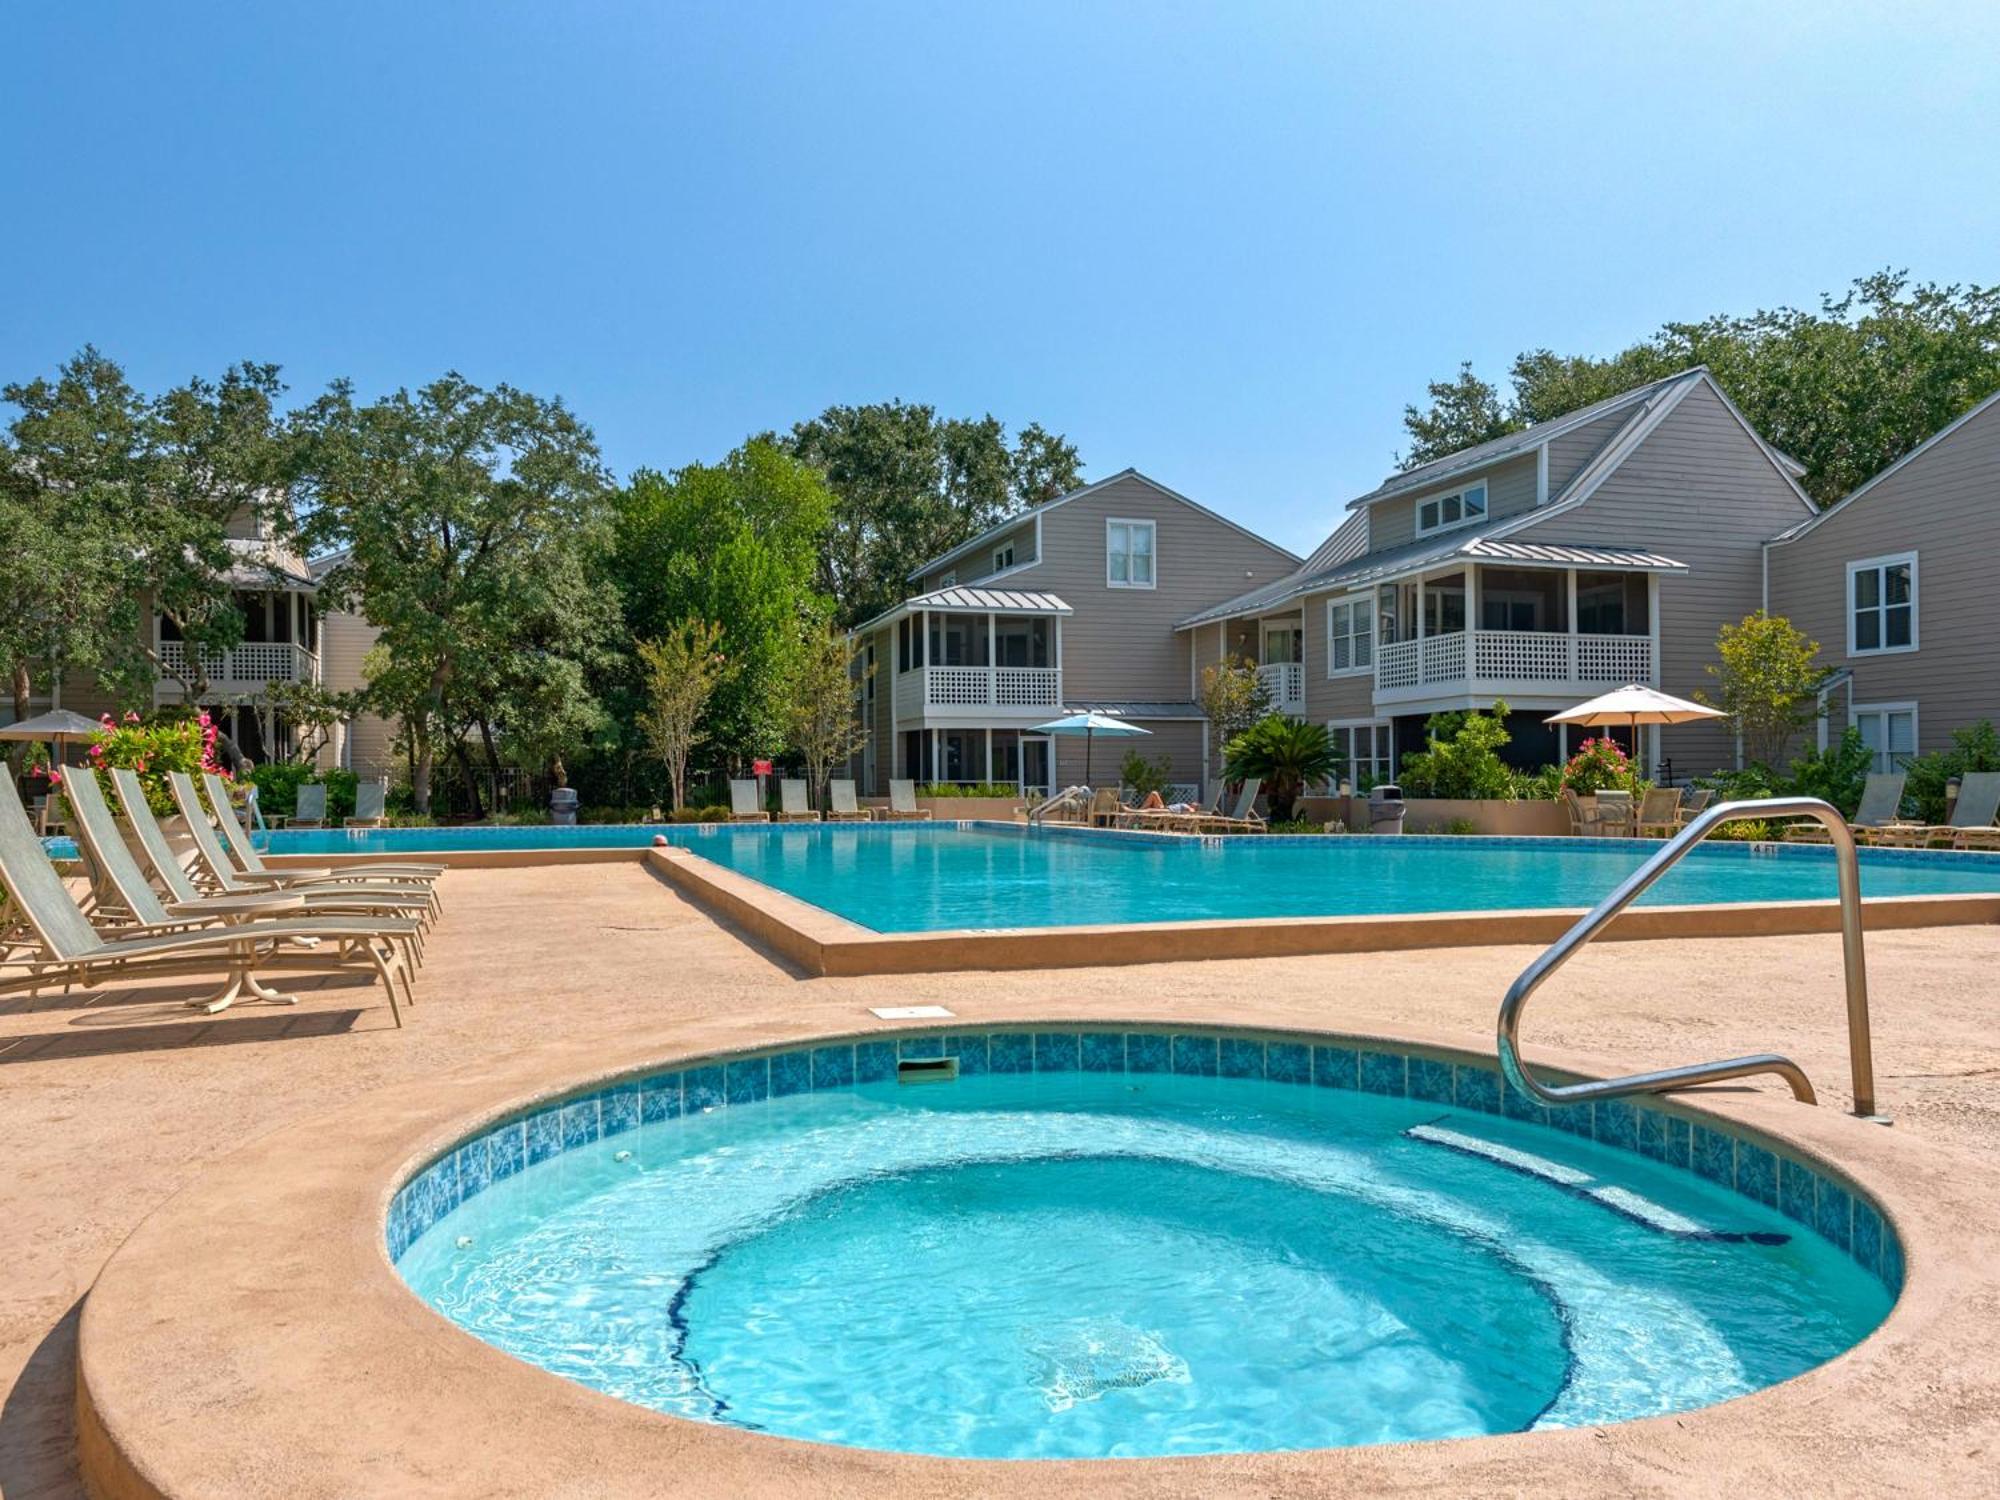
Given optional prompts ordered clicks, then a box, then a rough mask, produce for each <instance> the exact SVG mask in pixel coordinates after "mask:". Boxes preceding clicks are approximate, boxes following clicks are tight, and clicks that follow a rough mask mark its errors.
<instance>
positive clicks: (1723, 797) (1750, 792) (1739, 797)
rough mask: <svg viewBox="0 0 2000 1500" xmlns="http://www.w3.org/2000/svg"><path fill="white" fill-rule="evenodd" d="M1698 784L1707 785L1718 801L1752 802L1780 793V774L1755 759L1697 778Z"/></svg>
mask: <svg viewBox="0 0 2000 1500" xmlns="http://www.w3.org/2000/svg"><path fill="white" fill-rule="evenodd" d="M1695 785H1696V786H1704V787H1707V788H1708V789H1709V790H1710V791H1712V792H1714V793H1715V796H1716V800H1717V801H1718V802H1752V801H1756V800H1757V799H1759V798H1762V797H1775V796H1777V795H1778V776H1777V773H1776V772H1774V771H1773V770H1772V769H1771V768H1770V767H1769V766H1761V765H1758V764H1756V763H1755V762H1754V761H1753V762H1752V763H1751V764H1749V765H1747V766H1739V767H1738V768H1737V769H1735V770H1733V771H1713V772H1711V773H1709V774H1708V775H1706V776H1697V777H1696V778H1695Z"/></svg>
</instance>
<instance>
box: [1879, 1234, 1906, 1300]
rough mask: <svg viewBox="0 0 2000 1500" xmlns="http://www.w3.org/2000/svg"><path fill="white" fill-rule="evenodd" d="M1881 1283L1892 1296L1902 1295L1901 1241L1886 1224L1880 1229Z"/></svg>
mask: <svg viewBox="0 0 2000 1500" xmlns="http://www.w3.org/2000/svg"><path fill="white" fill-rule="evenodd" d="M1882 1285H1884V1286H1886V1287H1887V1288H1888V1289H1889V1295H1890V1296H1892V1297H1900V1296H1902V1295H1903V1242H1902V1241H1901V1240H1899V1239H1897V1238H1896V1236H1895V1235H1894V1234H1892V1233H1891V1232H1890V1231H1889V1228H1888V1226H1887V1225H1884V1226H1883V1229H1882Z"/></svg>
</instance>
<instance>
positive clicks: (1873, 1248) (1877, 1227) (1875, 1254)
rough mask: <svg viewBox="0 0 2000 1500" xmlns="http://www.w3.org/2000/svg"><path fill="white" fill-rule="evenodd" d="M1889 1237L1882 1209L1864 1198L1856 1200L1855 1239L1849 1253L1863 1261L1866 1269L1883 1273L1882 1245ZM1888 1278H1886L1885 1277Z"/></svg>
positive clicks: (1849, 1247)
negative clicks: (1883, 1220)
mask: <svg viewBox="0 0 2000 1500" xmlns="http://www.w3.org/2000/svg"><path fill="white" fill-rule="evenodd" d="M1888 1238H1889V1227H1888V1225H1886V1224H1884V1223H1883V1222H1882V1211H1881V1210H1880V1209H1878V1208H1877V1207H1876V1206H1875V1205H1874V1204H1872V1203H1870V1202H1868V1201H1867V1200H1866V1199H1863V1198H1856V1199H1855V1200H1854V1240H1853V1243H1852V1244H1850V1245H1849V1246H1848V1250H1847V1253H1848V1254H1849V1255H1852V1256H1853V1257H1854V1258H1855V1259H1856V1260H1857V1261H1859V1262H1860V1263H1861V1268H1862V1269H1863V1270H1865V1271H1872V1272H1874V1273H1875V1274H1876V1275H1877V1276H1880V1275H1881V1274H1882V1245H1883V1242H1884V1241H1885V1240H1887V1239H1888ZM1885 1279H1886V1278H1885Z"/></svg>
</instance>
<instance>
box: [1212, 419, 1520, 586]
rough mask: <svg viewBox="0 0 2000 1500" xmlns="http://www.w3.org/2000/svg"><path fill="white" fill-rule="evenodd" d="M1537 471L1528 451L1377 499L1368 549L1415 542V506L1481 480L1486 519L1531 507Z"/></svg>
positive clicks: (1370, 517)
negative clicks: (1480, 470) (1473, 471)
mask: <svg viewBox="0 0 2000 1500" xmlns="http://www.w3.org/2000/svg"><path fill="white" fill-rule="evenodd" d="M1536 470H1537V462H1536V459H1535V455H1534V453H1533V452H1528V453H1524V454H1521V455H1520V456H1519V457H1516V458H1510V459H1508V460H1507V461H1506V462H1505V463H1503V464H1496V465H1494V467H1492V468H1490V469H1488V470H1486V471H1485V472H1484V473H1478V474H1461V475H1459V476H1458V477H1457V478H1455V479H1451V480H1447V481H1444V482H1442V483H1439V484H1430V485H1425V486H1424V487H1423V488H1422V489H1420V490H1411V491H1410V493H1409V494H1407V495H1398V496H1396V497H1395V498H1394V499H1392V500H1378V501H1376V502H1375V503H1374V504H1373V505H1372V506H1370V507H1369V510H1368V545H1369V550H1370V551H1372V552H1382V551H1386V550H1387V549H1388V548H1390V547H1401V546H1403V545H1404V544H1406V543H1408V542H1413V541H1415V540H1416V539H1417V507H1418V506H1419V505H1420V504H1422V503H1423V502H1424V501H1425V500H1427V499H1429V498H1430V497H1431V496H1432V495H1448V494H1450V493H1451V492H1452V491H1453V490H1462V489H1464V488H1465V487H1466V486H1467V485H1470V484H1477V483H1478V482H1479V481H1481V480H1482V479H1483V480H1484V481H1485V482H1486V514H1487V516H1488V517H1489V518H1491V519H1494V520H1498V519H1499V518H1500V517H1502V516H1513V515H1519V514H1521V513H1522V512H1523V511H1530V510H1533V509H1534V508H1535V496H1536V492H1537V473H1536ZM1437 534H1438V535H1442V534H1443V533H1437ZM1237 592H1239V593H1241V592H1242V590H1241V589H1239V590H1238V591H1237Z"/></svg>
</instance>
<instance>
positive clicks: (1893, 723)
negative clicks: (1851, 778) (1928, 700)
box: [1848, 703, 1917, 771]
mask: <svg viewBox="0 0 2000 1500" xmlns="http://www.w3.org/2000/svg"><path fill="white" fill-rule="evenodd" d="M1848 722H1849V723H1850V724H1852V725H1853V726H1854V727H1855V728H1856V729H1858V730H1860V731H1861V743H1862V744H1864V745H1866V746H1867V747H1868V752H1869V754H1871V755H1873V756H1874V757H1875V763H1874V765H1872V766H1871V767H1870V768H1869V769H1871V770H1875V771H1893V770H1895V769H1897V768H1898V767H1899V766H1902V765H1904V764H1905V763H1906V762H1908V760H1909V758H1910V757H1911V756H1912V755H1915V754H1916V753H1917V705H1916V704H1914V703H1857V704H1855V705H1854V707H1853V709H1852V710H1851V711H1850V713H1849V715H1848Z"/></svg>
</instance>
